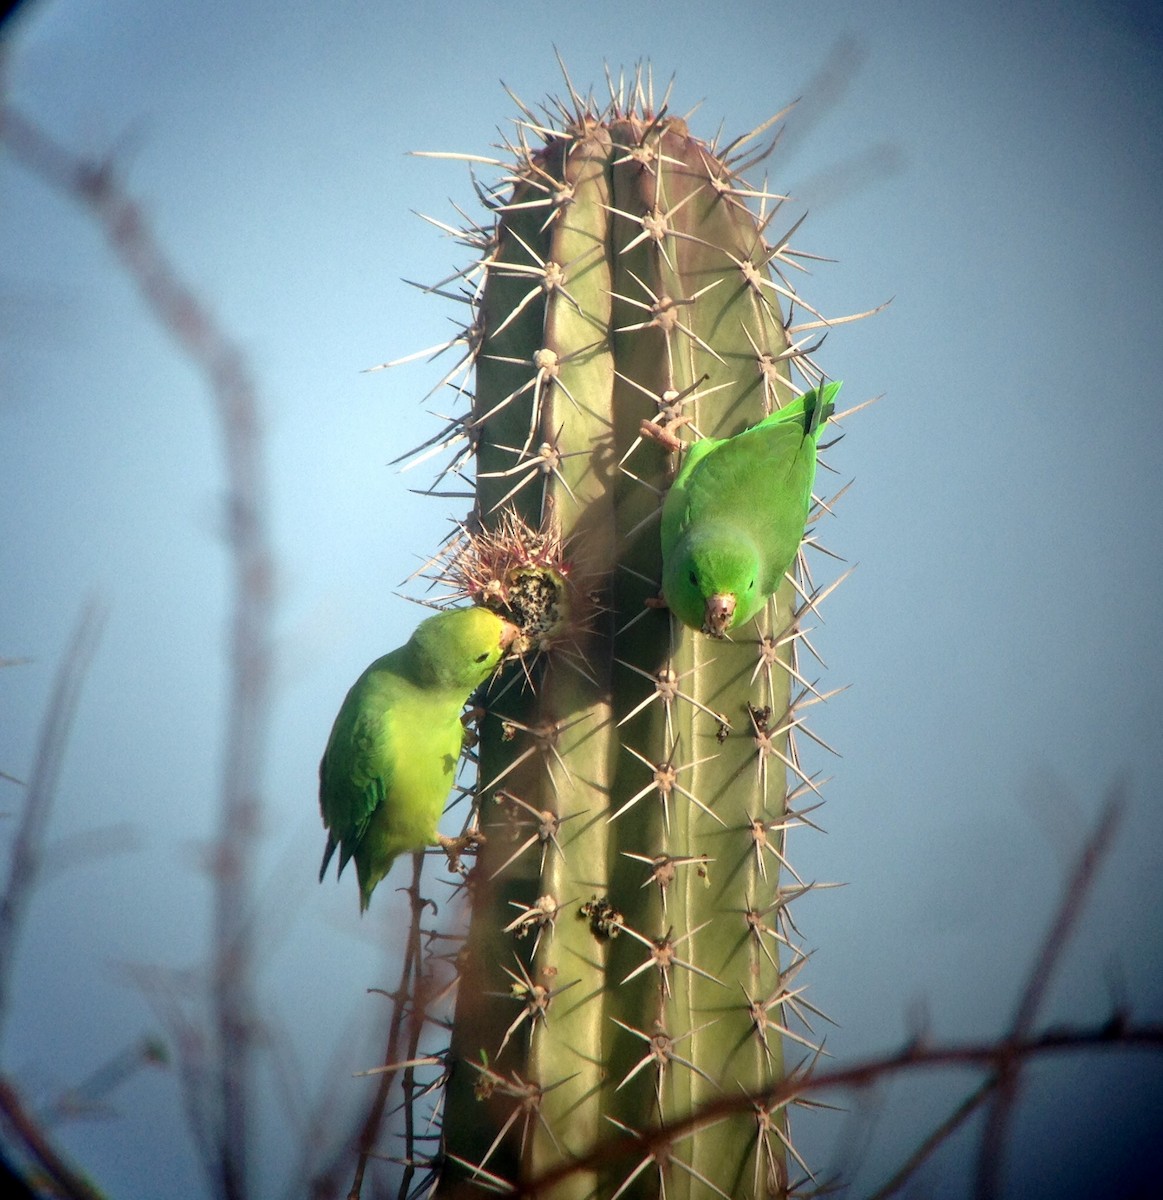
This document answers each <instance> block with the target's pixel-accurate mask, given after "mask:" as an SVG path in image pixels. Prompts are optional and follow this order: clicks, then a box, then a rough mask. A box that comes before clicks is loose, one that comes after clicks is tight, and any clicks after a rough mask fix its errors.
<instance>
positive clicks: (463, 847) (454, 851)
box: [436, 829, 487, 875]
mask: <svg viewBox="0 0 1163 1200" xmlns="http://www.w3.org/2000/svg"><path fill="white" fill-rule="evenodd" d="M486 840H487V839H486V838H485V835H484V834H483V833H481V832H480V831H479V830H475V829H470V830H469V831H468V833H464V834H461V836H460V837H454V838H450V837H445V836H444V835H443V834H441V833H438V834H437V835H436V843H437V845H438V846H439V847H440V849H441V850H443V851H444V853H445V854H446V855H447V856H448V869H449V870H450V871H451V872H452V873H453V874H454V875H465V874H467V872H466V871H465V869H464V864H463V863H462V862H461V861H460V860H461V858H462V857H463V856H464V855H465V854H475V853H476V852H477V850H478V849H479V848H480V847H481V845H483V844H484V842H485V841H486Z"/></svg>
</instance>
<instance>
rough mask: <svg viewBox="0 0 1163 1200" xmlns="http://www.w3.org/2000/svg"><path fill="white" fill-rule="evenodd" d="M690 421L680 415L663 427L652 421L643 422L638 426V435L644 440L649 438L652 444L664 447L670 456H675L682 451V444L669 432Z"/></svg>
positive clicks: (683, 415)
mask: <svg viewBox="0 0 1163 1200" xmlns="http://www.w3.org/2000/svg"><path fill="white" fill-rule="evenodd" d="M688 421H690V417H688V416H686V415H685V414H682V413H680V414H679V415H678V416H676V417H674V418H672V419H671V420H670V421H668V422H667V424H665V425H656V424H655V423H654V422H653V421H643V422H642V424H641V425H639V426H638V432H639V434H640V435H641V436H642V437H644V438H649V439H650V440H651V441H652V442H657V443H658V444H659V445H660V446H665V447H666V449H667V450H669V451H670V452H671V453H672V454H676V453H677V452H678V451H679V450H681V449H682V442H680V441H679V439H678V438H677V437H675V436H674V434H673V433H672V432H671V430H672V429H674V428H677V427H678V426H679V425H685V424H687V422H688Z"/></svg>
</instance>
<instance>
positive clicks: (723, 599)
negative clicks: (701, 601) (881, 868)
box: [703, 592, 735, 638]
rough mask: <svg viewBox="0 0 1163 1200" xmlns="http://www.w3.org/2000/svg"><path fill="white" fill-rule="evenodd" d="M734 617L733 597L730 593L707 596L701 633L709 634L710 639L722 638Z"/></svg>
mask: <svg viewBox="0 0 1163 1200" xmlns="http://www.w3.org/2000/svg"><path fill="white" fill-rule="evenodd" d="M734 616H735V597H734V596H733V595H732V594H731V593H730V592H721V593H718V594H716V595H714V596H708V597H707V607H706V610H705V611H704V613H703V632H704V633H709V634H710V635H711V637H717V638H721V637H723V636H724V635H725V634H726V632H727V630H728V629H729V628H730V626H731V618H732V617H734Z"/></svg>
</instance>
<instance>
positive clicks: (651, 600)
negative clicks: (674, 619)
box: [642, 593, 670, 608]
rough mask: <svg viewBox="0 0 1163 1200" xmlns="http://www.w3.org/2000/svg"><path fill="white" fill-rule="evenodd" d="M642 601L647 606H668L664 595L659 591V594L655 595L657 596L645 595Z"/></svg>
mask: <svg viewBox="0 0 1163 1200" xmlns="http://www.w3.org/2000/svg"><path fill="white" fill-rule="evenodd" d="M642 603H643V604H644V605H645V606H646V607H647V608H669V607H670V605H669V604H667V602H666V597H665V596H663V595H662V594H661V593H659V595H657V596H647V597H646V599H645V600H643V601H642Z"/></svg>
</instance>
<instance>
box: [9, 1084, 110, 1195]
mask: <svg viewBox="0 0 1163 1200" xmlns="http://www.w3.org/2000/svg"><path fill="white" fill-rule="evenodd" d="M0 1120H2V1121H3V1124H4V1127H5V1128H6V1129H7V1130H8V1132H9V1134H10V1136H11V1137H12V1139H13V1140H14V1141H16V1142H19V1143H20V1144H21V1145H22V1146H23V1147H24V1149H25V1150H26V1151H27V1152H28V1154H30V1155H31V1156H32V1157H33V1158H34V1159H35V1160H36V1161H37V1162H38V1163H39V1164H40V1166H41V1168H42V1169H43V1170H44V1171H45V1173H46V1174H47V1175H48V1177H49V1178H50V1179H51V1180H52V1182H53V1185H54V1188H55V1190H54V1192H53V1195H54V1196H61V1197H64V1198H65V1200H104V1193H103V1192H101V1191H100V1190H99V1189H98V1188H96V1187H95V1186H94V1185H93V1184H92V1183H90V1182H89V1180H88V1179H87V1178H86V1177H85V1176H84V1175H82V1174H81V1172H80V1171H78V1170H77V1169H76V1168H75V1167H73V1166H72V1165H71V1164H70V1163H68V1162H67V1161H66V1160H65V1158H64V1157H63V1156H62V1155H61V1154H59V1153H58V1152H57V1150H56V1148H55V1147H54V1146H53V1144H52V1142H51V1141H50V1140H49V1139H48V1138H47V1137H46V1136H45V1133H44V1131H43V1130H42V1129H41V1127H40V1126H39V1125H38V1124H37V1122H36V1119H35V1118H34V1117H33V1116H32V1115H31V1114H30V1113H29V1112H28V1111H27V1110H26V1109H25V1107H24V1104H23V1102H22V1101H21V1098H20V1093H19V1092H18V1091H17V1090H16V1088H15V1087H13V1086H12V1084H10V1083H9V1082H8V1081H7V1080H6V1079H4V1078H3V1077H0Z"/></svg>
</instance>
